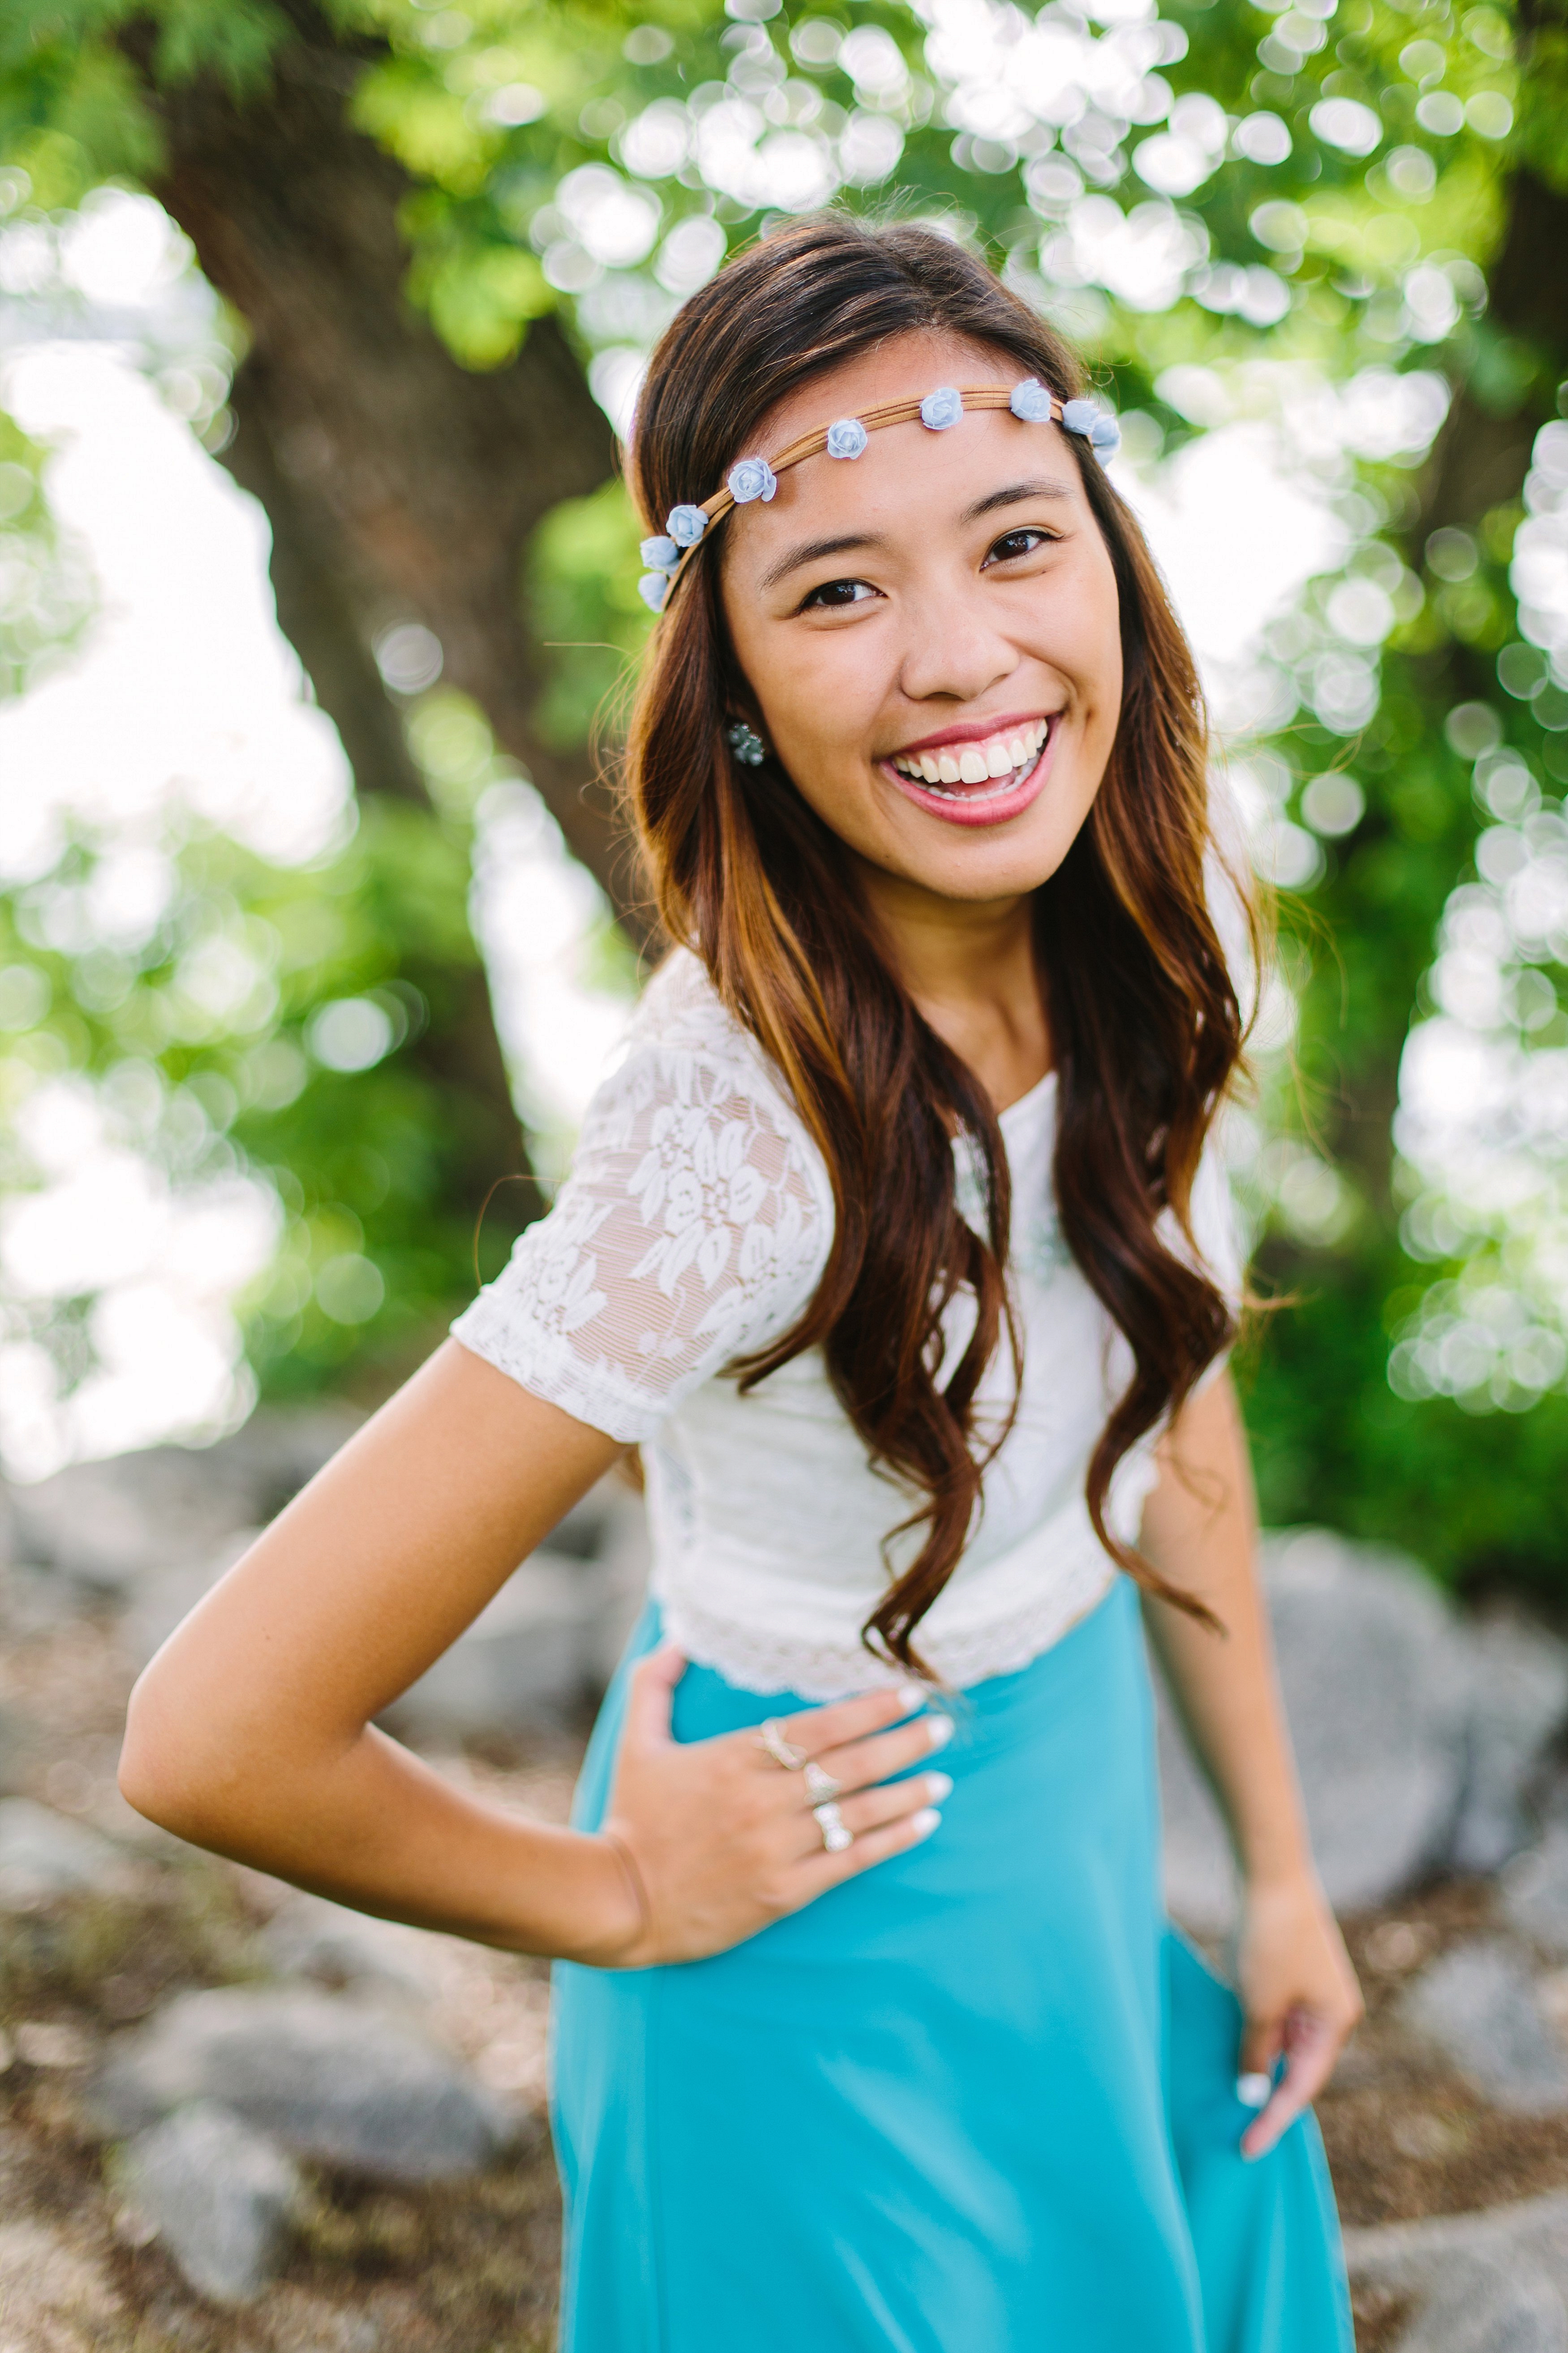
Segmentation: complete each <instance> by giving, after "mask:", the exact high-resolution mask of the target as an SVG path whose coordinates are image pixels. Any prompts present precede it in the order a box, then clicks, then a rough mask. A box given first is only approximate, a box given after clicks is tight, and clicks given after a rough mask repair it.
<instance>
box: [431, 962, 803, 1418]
mask: <svg viewBox="0 0 1568 2353" xmlns="http://www.w3.org/2000/svg"><path fill="white" fill-rule="evenodd" d="M669 978H673V979H674V981H675V982H676V983H677V984H679V983H680V982H681V981H683V980H684V979H685V978H686V976H685V975H684V974H683V973H682V971H681V968H680V966H679V965H676V966H674V967H670V968H669V970H668V974H667V975H666V976H660V981H659V982H656V983H655V985H654V988H653V989H652V990H650V992H649V998H650V999H652V1000H654V1003H655V1006H656V1008H657V1009H660V1010H667V1011H668V1016H669V1018H668V1020H666V1021H664V1022H661V1023H660V1024H659V1025H658V1033H659V1034H658V1042H657V1043H656V1042H654V1041H653V1039H650V1038H649V1037H648V1036H647V1029H648V1027H649V1023H648V1000H645V1003H644V1007H643V1008H642V1009H641V1013H640V1015H639V1019H638V1021H637V1024H636V1025H635V1026H634V1029H633V1031H632V1036H631V1041H630V1046H629V1050H628V1052H627V1054H626V1060H625V1061H624V1062H623V1064H622V1066H621V1068H620V1070H619V1071H617V1072H616V1074H615V1076H614V1077H613V1078H611V1079H610V1080H609V1081H607V1082H606V1083H605V1085H604V1086H603V1087H601V1088H600V1090H599V1092H598V1093H597V1094H596V1095H595V1098H594V1100H593V1103H591V1105H590V1106H589V1110H588V1113H587V1116H586V1118H585V1119H584V1124H583V1133H582V1137H581V1140H580V1143H579V1145H578V1149H577V1155H576V1158H575V1160H574V1164H573V1169H572V1175H571V1176H570V1178H569V1179H568V1181H567V1182H566V1184H565V1185H563V1187H562V1189H561V1193H560V1196H559V1198H557V1200H556V1203H555V1206H554V1208H552V1211H551V1213H550V1215H549V1216H548V1217H547V1218H544V1219H542V1220H541V1221H540V1222H539V1223H538V1224H537V1225H535V1226H531V1227H530V1228H529V1229H528V1231H527V1232H526V1233H525V1234H524V1235H523V1236H522V1238H521V1240H520V1241H519V1243H518V1245H517V1248H516V1250H514V1252H513V1254H512V1259H511V1262H510V1265H509V1266H508V1268H507V1269H506V1271H505V1272H504V1273H503V1274H502V1275H501V1276H500V1279H499V1281H497V1282H494V1283H492V1284H491V1285H490V1286H489V1289H488V1290H487V1291H486V1292H484V1293H481V1295H480V1297H479V1299H478V1300H477V1301H476V1302H475V1303H474V1305H473V1306H472V1307H471V1308H469V1309H468V1313H467V1314H465V1315H462V1316H460V1317H459V1318H458V1322H457V1323H456V1324H454V1325H453V1327H452V1328H453V1331H454V1333H455V1334H456V1335H457V1337H458V1339H459V1340H461V1341H463V1342H464V1343H465V1345H468V1346H470V1347H472V1348H474V1349H475V1350H476V1351H477V1353H478V1354H479V1355H481V1356H487V1357H488V1358H489V1360H490V1361H491V1362H492V1363H495V1364H498V1365H499V1366H500V1368H501V1369H502V1370H503V1371H505V1372H509V1373H510V1374H511V1375H512V1376H513V1377H514V1378H516V1379H518V1380H521V1381H522V1382H523V1384H524V1385H525V1386H526V1387H528V1388H534V1389H536V1390H539V1391H541V1393H542V1394H545V1395H548V1396H549V1397H550V1398H551V1399H552V1402H554V1403H556V1404H559V1405H561V1406H563V1408H564V1409H565V1410H566V1411H567V1412H569V1413H574V1414H576V1415H577V1416H578V1417H579V1419H583V1420H586V1421H590V1422H592V1423H594V1425H595V1427H596V1428H598V1429H602V1430H605V1432H606V1434H607V1435H609V1436H610V1437H613V1438H619V1439H622V1440H628V1441H635V1440H642V1439H646V1438H649V1437H651V1436H652V1434H653V1432H654V1430H656V1429H657V1428H658V1425H659V1423H660V1421H662V1419H664V1417H665V1415H666V1414H667V1413H668V1412H669V1410H670V1409H671V1408H672V1407H673V1406H675V1405H677V1404H678V1403H679V1400H680V1398H682V1397H684V1396H686V1395H687V1394H688V1393H689V1391H690V1390H691V1389H692V1388H695V1387H697V1385H698V1384H699V1383H700V1382H701V1381H704V1380H707V1379H709V1378H710V1377H711V1376H712V1375H713V1374H715V1373H717V1372H719V1371H721V1369H722V1368H723V1366H725V1365H726V1364H728V1363H729V1362H730V1361H731V1358H733V1357H736V1356H742V1355H744V1354H745V1353H747V1351H748V1350H750V1349H752V1348H754V1347H757V1346H759V1345H761V1344H762V1343H763V1341H764V1340H766V1339H769V1338H771V1337H773V1335H775V1334H776V1333H778V1332H780V1331H783V1330H784V1328H785V1326H786V1324H789V1323H790V1322H792V1321H793V1320H794V1318H795V1315H797V1314H799V1312H800V1310H801V1308H802V1307H803V1306H804V1305H805V1303H806V1301H807V1300H808V1299H809V1298H810V1296H811V1293H812V1291H813V1289H814V1288H815V1286H816V1280H817V1277H818V1275H819V1273H820V1271H821V1268H822V1265H823V1263H824V1261H825V1260H826V1253H827V1247H828V1240H829V1229H830V1219H831V1206H830V1203H829V1202H828V1201H827V1200H826V1199H825V1198H824V1184H825V1179H824V1177H823V1176H822V1174H821V1170H820V1163H819V1162H818V1161H817V1159H816V1155H815V1154H814V1153H813V1151H812V1149H811V1146H810V1145H809V1143H808V1142H807V1140H806V1138H805V1134H804V1131H803V1130H802V1129H801V1126H800V1123H799V1121H798V1120H797V1119H796V1118H795V1114H794V1113H793V1112H792V1111H791V1110H790V1109H789V1108H788V1106H787V1105H786V1104H785V1103H784V1101H783V1099H782V1098H781V1097H780V1095H779V1094H778V1092H777V1091H776V1089H775V1088H774V1086H773V1083H772V1082H771V1080H770V1079H769V1077H768V1075H767V1070H766V1065H765V1063H763V1060H762V1057H761V1056H760V1055H758V1054H756V1053H755V1050H754V1049H752V1052H751V1054H750V1056H749V1057H747V1058H745V1059H744V1060H742V1058H740V1057H738V1055H737V1053H736V1050H735V1043H736V1041H733V1040H724V1041H720V1040H716V1039H714V1036H713V1015H714V1013H715V1012H716V1011H719V1010H720V1008H717V1007H716V1006H715V1004H714V1001H713V999H712V998H711V996H709V997H708V1000H707V1004H706V1006H705V1007H704V1006H702V1005H701V1004H700V1003H699V1005H698V1006H696V1007H692V1006H690V1005H689V1003H688V1004H686V1005H683V1004H682V1002H681V997H682V994H683V992H682V990H681V989H680V987H679V986H677V987H669V986H668V985H662V986H661V983H662V984H668V979H669ZM703 1013H706V1015H707V1018H706V1019H705V1020H704V1019H702V1018H701V1016H702V1014H703ZM683 1015H684V1017H685V1018H684V1019H683V1018H682V1017H683ZM693 1016H695V1017H697V1018H695V1019H694V1018H692V1017H693ZM694 1028H695V1029H696V1030H697V1032H698V1035H697V1037H696V1038H695V1039H693V1038H691V1036H690V1032H691V1031H692V1029H694ZM683 1030H684V1032H685V1033H686V1039H687V1041H686V1042H682V1032H683ZM672 1041H673V1042H672ZM721 1042H722V1043H724V1044H726V1045H727V1046H728V1049H729V1050H728V1051H725V1052H722V1053H720V1052H716V1051H715V1048H716V1046H718V1045H719V1044H720V1043H721ZM746 1042H747V1044H748V1045H749V1043H750V1041H749V1040H748V1041H746ZM748 1061H749V1062H750V1064H751V1065H752V1066H751V1067H749V1068H748V1067H747V1062H748Z"/></svg>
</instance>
